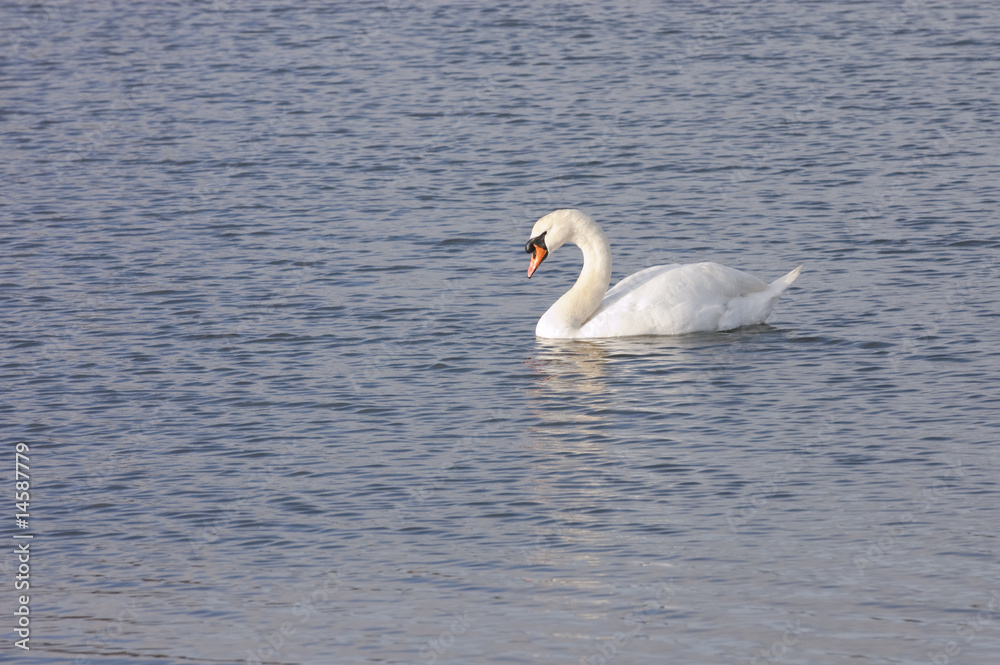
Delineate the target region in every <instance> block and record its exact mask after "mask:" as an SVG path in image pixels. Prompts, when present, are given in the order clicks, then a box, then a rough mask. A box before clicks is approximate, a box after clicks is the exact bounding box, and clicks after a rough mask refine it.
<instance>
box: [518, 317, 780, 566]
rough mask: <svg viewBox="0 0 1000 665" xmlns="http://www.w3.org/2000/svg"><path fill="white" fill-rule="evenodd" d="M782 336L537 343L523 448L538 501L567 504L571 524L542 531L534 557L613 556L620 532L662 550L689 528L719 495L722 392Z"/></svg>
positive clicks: (750, 333)
mask: <svg viewBox="0 0 1000 665" xmlns="http://www.w3.org/2000/svg"><path fill="white" fill-rule="evenodd" d="M773 330H774V329H773V328H771V327H770V326H762V327H759V328H755V329H753V330H742V331H737V332H735V333H703V334H696V335H686V336H682V337H681V336H678V337H635V338H622V339H602V340H538V341H537V342H536V345H535V348H534V352H533V353H532V354H531V355H530V357H529V358H528V359H527V361H526V363H527V365H528V366H530V367H531V368H532V370H533V374H534V380H533V381H531V382H530V384H529V385H528V386H527V387H526V388H525V390H526V400H525V401H526V403H527V404H529V405H530V406H529V410H530V413H531V416H532V418H531V420H532V421H533V422H532V423H531V424H530V425H529V426H528V428H527V431H525V433H524V434H525V438H524V439H522V441H524V442H525V443H527V446H528V448H529V449H530V450H532V451H533V452H534V453H535V455H536V457H535V459H534V461H533V462H532V464H533V466H535V471H534V472H533V473H532V478H533V487H532V489H533V492H534V494H535V497H534V498H535V500H536V501H539V502H541V503H544V504H546V505H548V506H549V507H550V508H557V507H559V506H561V507H562V510H561V511H558V512H561V515H562V520H561V522H560V523H559V524H556V525H552V524H549V525H548V526H546V527H543V528H541V529H540V530H538V531H536V532H535V534H534V537H535V543H534V545H533V546H532V547H530V548H529V549H528V550H527V551H526V552H525V556H529V555H530V557H531V558H532V559H533V560H534V561H536V562H541V561H543V560H545V559H546V558H547V557H553V558H558V557H563V558H565V557H567V556H572V555H570V553H569V552H568V551H567V548H568V549H569V550H570V551H571V550H572V549H573V548H574V547H576V546H578V545H586V547H585V548H584V549H585V550H586V552H587V554H586V556H585V558H588V559H593V558H594V557H597V558H603V557H604V556H605V555H603V554H599V553H601V552H605V551H606V552H607V554H606V556H609V557H610V556H614V555H613V550H614V543H613V542H611V541H612V540H614V538H615V536H614V535H612V533H613V532H614V531H616V530H617V532H618V533H619V536H620V535H621V529H625V530H626V531H627V532H628V533H629V534H630V535H629V537H630V538H636V539H638V540H645V539H647V538H650V539H654V540H657V539H659V540H657V542H659V543H660V544H661V545H662V538H663V536H664V534H665V533H666V534H674V533H677V530H678V529H681V528H683V527H681V524H683V520H684V518H683V512H684V511H685V510H686V507H687V508H689V507H690V501H692V498H693V496H694V495H695V494H697V493H698V492H702V491H709V492H712V491H713V490H712V489H709V488H705V487H703V483H704V482H705V480H704V478H705V474H704V471H705V469H706V468H708V467H709V466H711V464H712V460H713V459H714V458H715V453H712V452H710V450H711V449H713V448H714V447H715V446H717V445H722V444H723V443H724V442H722V441H720V440H719V433H718V431H719V430H718V428H717V426H716V425H715V424H713V423H711V422H709V421H711V420H712V419H713V418H717V417H718V413H717V411H718V409H717V406H718V403H719V402H718V395H719V394H720V391H724V390H726V389H727V388H726V384H727V382H729V381H731V380H733V376H734V375H735V374H739V368H740V367H741V366H745V363H746V361H748V360H749V356H751V355H754V354H755V348H756V347H757V342H756V341H755V338H756V339H757V340H762V339H764V338H766V335H765V336H764V337H761V333H766V332H767V331H773ZM713 394H714V395H715V396H714V397H713V396H712V395H713ZM706 397H707V398H708V399H706ZM726 399H728V398H726ZM713 405H714V406H713ZM706 423H707V424H706ZM706 444H707V445H706ZM678 511H679V512H678ZM611 524H615V525H616V526H615V527H614V528H612V527H611Z"/></svg>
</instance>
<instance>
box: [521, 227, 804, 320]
mask: <svg viewBox="0 0 1000 665" xmlns="http://www.w3.org/2000/svg"><path fill="white" fill-rule="evenodd" d="M567 242H568V243H572V244H574V245H577V246H578V247H579V248H580V249H582V250H583V270H582V271H581V272H580V277H579V278H578V279H577V280H576V284H574V285H573V288H571V289H570V290H569V291H567V292H566V293H564V294H563V296H562V297H561V298H559V300H557V301H556V302H555V303H554V304H553V305H552V306H551V307H549V310H548V311H547V312H545V314H544V315H542V318H541V319H539V320H538V325H537V326H536V327H535V334H536V335H538V336H539V337H547V338H554V339H574V338H575V339H581V338H593V337H626V336H630V335H680V334H683V333H691V332H701V331H718V330H732V329H734V328H739V327H740V326H748V325H753V324H757V323H763V322H764V320H765V319H766V318H767V316H768V314H770V313H771V308H773V307H774V303H775V301H776V300H777V299H778V296H779V295H781V292H782V291H784V290H785V289H787V288H788V286H789V285H790V284H791V283H792V282H794V281H795V278H796V277H798V276H799V272H800V271H801V270H802V266H799V267H798V268H796V269H795V270H793V271H791V272H790V273H788V274H787V275H785V276H784V277H780V278H778V279H776V280H774V281H773V282H771V283H770V284H765V283H764V282H762V281H760V280H759V279H757V278H756V277H754V276H753V275H748V274H747V273H745V272H742V271H740V270H736V269H734V268H727V267H726V266H722V265H719V264H718V263H691V264H687V265H679V264H671V265H665V266H654V267H652V268H646V269H645V270H640V271H639V272H637V273H635V274H634V275H629V276H628V277H626V278H625V279H623V280H622V281H620V282H618V283H617V284H615V286H614V288H612V289H611V290H608V285H609V284H610V283H611V246H610V245H609V244H608V239H607V237H605V235H604V232H603V231H602V230H601V227H600V226H598V225H597V222H595V221H594V220H593V218H592V217H590V216H589V215H586V214H584V213H582V212H581V211H579V210H574V209H562V210H556V211H555V212H550V213H549V214H548V215H545V216H544V217H542V218H541V219H539V220H538V221H537V222H535V226H534V227H533V228H532V229H531V239H530V240H529V241H528V242H527V244H526V245H525V246H524V250H525V251H526V252H528V253H529V254H531V264H530V265H529V266H528V277H529V278H530V277H531V276H532V275H533V274H535V270H537V269H538V266H539V265H540V264H541V263H542V261H543V260H544V259H545V257H546V256H548V255H549V254H551V253H552V252H554V251H555V250H557V249H559V248H560V247H562V245H564V244H565V243H567Z"/></svg>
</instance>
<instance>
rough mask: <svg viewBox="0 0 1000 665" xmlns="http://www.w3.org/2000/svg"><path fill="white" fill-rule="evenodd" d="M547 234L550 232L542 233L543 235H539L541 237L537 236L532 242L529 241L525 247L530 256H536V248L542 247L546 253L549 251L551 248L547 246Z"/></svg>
mask: <svg viewBox="0 0 1000 665" xmlns="http://www.w3.org/2000/svg"><path fill="white" fill-rule="evenodd" d="M546 233H548V231H542V233H541V234H539V235H537V236H535V237H534V238H532V239H531V240H529V241H528V242H527V243H526V244H525V245H524V251H525V252H527V253H528V254H534V253H535V248H536V247H541V248H542V249H544V250H545V251H546V252H547V251H549V248H548V247H546V246H545V234H546Z"/></svg>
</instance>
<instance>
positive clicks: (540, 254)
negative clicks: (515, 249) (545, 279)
mask: <svg viewBox="0 0 1000 665" xmlns="http://www.w3.org/2000/svg"><path fill="white" fill-rule="evenodd" d="M534 247H535V251H534V252H532V253H531V263H529V264H528V279H531V276H532V275H534V274H535V271H536V270H538V266H540V265H542V261H544V260H545V257H546V256H548V254H549V253H548V251H546V249H545V248H544V247H539V246H538V245H535V246H534Z"/></svg>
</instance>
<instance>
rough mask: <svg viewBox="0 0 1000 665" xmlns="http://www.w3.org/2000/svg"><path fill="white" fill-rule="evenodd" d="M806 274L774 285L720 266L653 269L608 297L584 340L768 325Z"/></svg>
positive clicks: (587, 325)
mask: <svg viewBox="0 0 1000 665" xmlns="http://www.w3.org/2000/svg"><path fill="white" fill-rule="evenodd" d="M800 269H801V267H800V268H796V270H793V271H792V272H791V273H789V274H788V275H785V276H784V277H782V278H780V279H778V280H776V281H775V282H774V283H772V284H771V285H768V284H766V283H765V282H763V281H761V280H759V279H757V278H756V277H754V276H753V275H750V274H748V273H745V272H743V271H742V270H736V269H735V268H728V267H726V266H723V265H719V264H718V263H710V262H706V263H693V264H687V265H677V264H671V265H663V266H654V267H652V268H647V269H645V270H641V271H639V272H637V273H635V274H634V275H630V276H628V277H626V278H625V279H623V280H622V281H620V282H619V283H617V284H616V285H615V286H614V287H612V288H611V289H610V290H609V291H608V292H607V295H606V296H605V297H604V300H603V301H602V302H601V305H600V306H599V307H598V309H597V311H596V312H595V313H594V315H593V316H592V317H591V318H590V319H589V320H588V321H587V322H586V323H585V324H584V325H583V326H582V328H581V329H580V336H581V337H619V336H623V335H677V334H683V333H688V332H696V331H707V330H731V329H733V328H738V327H740V326H744V325H751V324H754V323H762V322H763V320H764V319H765V318H766V317H767V315H768V314H769V313H770V311H771V308H772V307H773V306H774V301H775V300H776V299H777V297H778V295H779V294H780V293H781V292H782V291H784V290H785V288H787V287H788V285H789V284H791V283H792V281H794V280H795V277H797V276H798V272H797V271H798V270H800ZM793 273H794V274H793Z"/></svg>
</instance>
